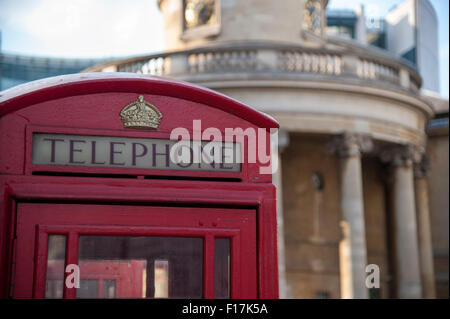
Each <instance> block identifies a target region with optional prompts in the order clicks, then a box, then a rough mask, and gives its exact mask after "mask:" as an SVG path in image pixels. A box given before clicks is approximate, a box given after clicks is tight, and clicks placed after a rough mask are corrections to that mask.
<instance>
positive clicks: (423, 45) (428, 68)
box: [417, 0, 440, 92]
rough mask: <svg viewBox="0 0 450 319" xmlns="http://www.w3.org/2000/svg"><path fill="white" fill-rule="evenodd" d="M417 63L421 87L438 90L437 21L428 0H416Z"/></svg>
mask: <svg viewBox="0 0 450 319" xmlns="http://www.w3.org/2000/svg"><path fill="white" fill-rule="evenodd" d="M417 4H418V10H417V19H418V22H417V24H418V26H419V27H418V28H417V42H418V43H417V48H418V52H417V65H418V67H419V72H420V75H421V76H422V80H423V85H422V88H423V89H426V90H431V91H434V92H439V90H440V85H439V49H438V48H439V44H438V33H437V30H438V21H437V15H436V12H435V11H434V8H433V6H432V5H431V3H430V2H429V1H424V0H417Z"/></svg>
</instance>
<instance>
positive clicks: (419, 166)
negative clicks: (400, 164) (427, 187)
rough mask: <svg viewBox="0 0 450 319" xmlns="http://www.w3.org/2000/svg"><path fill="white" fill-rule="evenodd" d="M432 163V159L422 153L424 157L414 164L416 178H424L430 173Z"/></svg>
mask: <svg viewBox="0 0 450 319" xmlns="http://www.w3.org/2000/svg"><path fill="white" fill-rule="evenodd" d="M430 168H431V164H430V159H429V158H428V156H426V155H425V154H423V155H422V159H421V160H420V161H419V162H418V163H415V164H414V177H415V178H424V177H426V176H427V175H428V172H429V171H430Z"/></svg>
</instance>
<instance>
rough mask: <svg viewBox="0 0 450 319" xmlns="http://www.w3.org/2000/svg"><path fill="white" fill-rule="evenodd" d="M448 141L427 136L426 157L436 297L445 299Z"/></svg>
mask: <svg viewBox="0 0 450 319" xmlns="http://www.w3.org/2000/svg"><path fill="white" fill-rule="evenodd" d="M448 151H449V140H448V129H447V133H446V134H439V135H435V136H431V137H430V138H429V140H428V147H427V154H428V156H429V157H430V161H431V171H430V174H429V176H428V188H429V200H430V219H431V232H432V245H433V254H434V272H435V278H436V297H438V298H448V297H449V275H448V274H449V262H448V261H449V229H448V225H449V195H448V194H449V169H448V168H449V166H448V163H449V156H448Z"/></svg>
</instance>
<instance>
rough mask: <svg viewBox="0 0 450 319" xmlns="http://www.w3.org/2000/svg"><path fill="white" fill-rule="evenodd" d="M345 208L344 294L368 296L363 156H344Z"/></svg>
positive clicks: (343, 249) (342, 255)
mask: <svg viewBox="0 0 450 319" xmlns="http://www.w3.org/2000/svg"><path fill="white" fill-rule="evenodd" d="M341 210H342V222H341V226H342V227H343V233H344V237H346V238H344V239H343V241H342V242H341V245H340V251H341V288H342V289H341V295H342V298H367V297H368V293H367V288H366V285H365V279H366V272H365V267H366V265H367V252H366V234H365V224H364V200H363V188H362V174H361V158H360V156H359V155H352V156H347V157H342V158H341Z"/></svg>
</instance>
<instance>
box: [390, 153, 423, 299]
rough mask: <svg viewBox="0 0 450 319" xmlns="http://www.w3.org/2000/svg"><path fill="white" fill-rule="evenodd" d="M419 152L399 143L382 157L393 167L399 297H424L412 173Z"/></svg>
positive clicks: (394, 226) (395, 267)
mask: <svg viewBox="0 0 450 319" xmlns="http://www.w3.org/2000/svg"><path fill="white" fill-rule="evenodd" d="M420 152H421V150H420V149H418V148H417V147H415V146H412V145H399V146H394V147H391V148H389V149H387V150H384V151H383V152H382V153H381V160H382V161H383V162H385V163H389V164H390V166H391V170H392V176H391V177H392V192H393V194H392V195H393V196H392V200H393V202H392V205H391V207H392V209H393V212H392V229H391V232H392V241H393V243H392V244H393V250H394V251H393V252H394V254H393V268H394V285H395V293H396V297H397V298H421V297H422V285H421V278H420V262H419V245H418V241H417V219H416V204H415V194H414V174H413V164H414V163H417V162H418V161H419V160H420V157H421V153H420Z"/></svg>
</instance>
